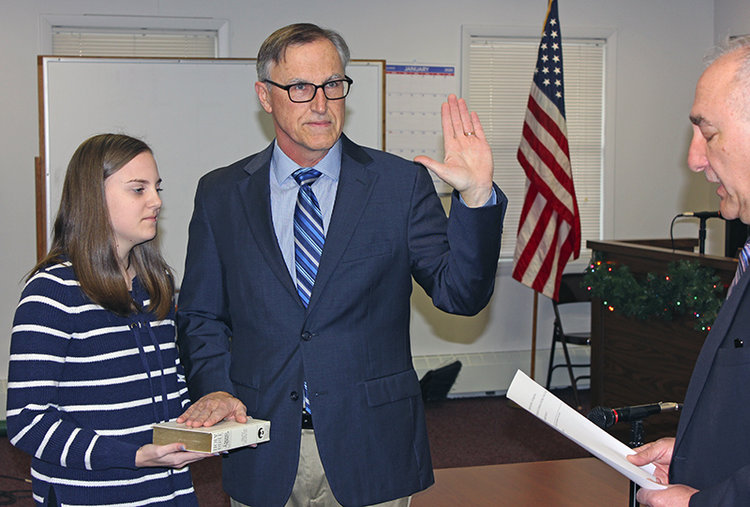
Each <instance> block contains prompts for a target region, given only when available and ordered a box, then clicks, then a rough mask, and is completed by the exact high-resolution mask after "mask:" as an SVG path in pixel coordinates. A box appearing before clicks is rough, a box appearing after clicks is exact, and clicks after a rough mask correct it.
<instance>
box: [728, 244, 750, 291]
mask: <svg viewBox="0 0 750 507" xmlns="http://www.w3.org/2000/svg"><path fill="white" fill-rule="evenodd" d="M748 263H750V239H748V240H747V241H746V242H745V246H743V247H742V250H740V258H739V259H738V262H737V272H735V274H734V280H732V283H731V284H730V285H729V290H728V291H727V297H729V295H730V294H731V293H732V290H733V289H734V287H735V286H736V285H737V283H738V282H739V281H740V278H741V277H742V275H744V274H745V271H747V266H748Z"/></svg>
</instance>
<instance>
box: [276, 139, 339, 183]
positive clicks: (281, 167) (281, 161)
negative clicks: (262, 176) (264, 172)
mask: <svg viewBox="0 0 750 507" xmlns="http://www.w3.org/2000/svg"><path fill="white" fill-rule="evenodd" d="M314 167H315V169H316V170H318V171H320V172H321V174H323V175H325V176H327V177H329V178H331V179H332V180H333V181H338V179H339V173H340V172H341V138H339V140H338V141H336V144H334V145H333V146H332V147H331V149H330V150H328V153H326V155H325V157H323V158H322V159H321V160H320V161H319V162H318V163H317V164H315V166H314ZM299 168H300V166H299V164H297V163H296V162H295V161H294V160H292V159H291V158H289V157H288V156H287V155H286V153H284V152H283V151H282V150H281V148H279V144H278V143H277V142H276V141H275V140H274V143H273V154H272V155H271V174H272V175H273V177H274V178H276V182H277V183H278V184H279V186H282V185H283V184H284V180H286V179H287V178H290V179H291V178H292V173H293V172H294V171H296V170H297V169H299Z"/></svg>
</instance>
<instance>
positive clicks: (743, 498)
mask: <svg viewBox="0 0 750 507" xmlns="http://www.w3.org/2000/svg"><path fill="white" fill-rule="evenodd" d="M717 505H750V465H748V466H745V467H742V468H740V469H739V470H737V471H736V472H735V473H734V474H732V475H731V476H730V477H729V478H728V479H727V480H725V481H722V482H720V483H718V484H716V485H714V486H710V487H708V488H704V489H702V490H700V491H698V492H697V493H696V494H694V495H693V496H692V497H690V507H715V506H717Z"/></svg>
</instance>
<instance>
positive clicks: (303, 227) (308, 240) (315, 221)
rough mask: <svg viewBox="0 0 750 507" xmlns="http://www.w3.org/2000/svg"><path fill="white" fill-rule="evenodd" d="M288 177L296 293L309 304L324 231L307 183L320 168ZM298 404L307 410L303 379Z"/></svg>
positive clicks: (311, 181) (318, 207) (305, 387)
mask: <svg viewBox="0 0 750 507" xmlns="http://www.w3.org/2000/svg"><path fill="white" fill-rule="evenodd" d="M292 177H293V178H294V179H295V181H296V182H297V183H298V184H299V193H298V194H297V206H296V207H295V208H294V265H295V268H296V270H297V293H298V294H299V297H300V299H302V304H304V305H305V308H307V305H308V304H310V294H311V293H312V288H313V285H315V277H316V275H317V274H318V265H319V264H320V254H321V253H322V252H323V243H324V242H325V233H324V232H323V214H322V213H321V212H320V204H318V199H317V198H316V197H315V194H314V193H313V190H312V187H311V185H312V184H313V183H315V180H317V179H318V178H319V177H320V171H316V170H315V169H311V168H302V169H297V170H296V171H294V173H292ZM302 401H303V403H302V408H303V410H304V411H305V412H307V413H308V414H310V413H312V412H311V410H310V399H309V398H308V396H307V381H305V382H304V384H303V398H302Z"/></svg>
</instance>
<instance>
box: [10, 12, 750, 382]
mask: <svg viewBox="0 0 750 507" xmlns="http://www.w3.org/2000/svg"><path fill="white" fill-rule="evenodd" d="M716 3H717V15H716V17H717V19H719V18H720V16H719V15H718V11H719V10H721V9H720V8H719V7H718V6H721V5H723V4H728V5H730V4H736V6H735V8H736V9H737V10H738V11H739V10H740V9H741V7H739V5H740V3H742V2H741V1H740V0H737V1H736V2H730V1H729V0H724V1H721V0H717V2H716ZM545 8H546V0H535V1H529V0H502V1H498V0H465V1H463V2H459V3H457V2H453V1H450V0H429V1H428V0H421V1H411V2H404V1H402V0H399V1H396V0H382V1H379V2H378V1H375V2H374V1H372V0H367V1H365V0H350V1H347V2H316V1H309V0H304V1H303V0H289V1H286V2H275V3H274V2H259V1H238V0H213V1H211V2H206V1H204V0H130V1H128V2H122V1H121V0H56V1H53V0H36V1H32V0H0V48H2V51H0V69H1V70H0V83H2V92H1V93H0V111H1V112H2V113H1V114H0V153H2V157H1V158H0V174H1V175H2V183H3V184H2V185H0V211H1V212H2V223H0V237H2V238H3V244H4V249H3V262H2V263H0V329H3V330H4V332H3V334H2V338H0V379H1V378H7V351H8V343H9V336H10V328H11V323H12V315H13V311H14V308H15V305H16V303H17V300H18V295H19V292H20V280H21V278H22V277H23V275H24V273H25V272H26V271H27V270H28V269H29V268H30V267H31V266H32V265H33V264H34V258H35V245H34V242H35V236H34V227H35V222H34V180H33V160H34V157H35V156H36V155H37V154H38V130H37V129H38V126H37V118H38V111H37V69H36V55H37V54H39V53H42V52H44V51H45V48H43V47H41V42H40V41H41V40H42V37H41V34H40V33H39V30H40V26H41V23H40V16H41V15H43V14H60V15H63V14H65V15H76V14H118V15H143V16H177V17H213V18H223V19H227V20H229V23H230V26H229V32H230V33H229V53H230V54H229V55H228V56H232V57H251V56H255V53H256V51H257V48H258V46H259V45H260V43H261V42H262V40H263V39H264V38H265V37H266V36H267V35H268V33H270V31H272V30H273V29H275V28H277V27H279V26H282V25H285V24H288V23H291V22H297V21H312V22H315V23H318V24H321V25H324V26H330V27H332V28H335V29H338V30H339V31H340V32H341V33H342V34H343V35H344V37H345V38H346V39H347V41H348V43H349V45H350V47H351V50H352V54H353V56H354V57H355V58H384V59H386V60H390V61H417V62H435V63H447V64H455V65H456V66H457V67H459V68H460V33H461V25H462V24H471V25H488V24H490V25H493V24H494V25H501V26H504V27H514V28H518V27H521V28H525V29H528V30H530V32H531V33H538V32H539V30H540V29H541V23H542V20H543V16H544V13H545ZM742 14H743V16H744V19H748V18H750V13H748V12H747V9H744V11H743V12H742ZM560 17H561V21H562V31H563V36H565V34H566V33H568V34H573V33H575V35H577V36H580V35H582V34H586V33H589V32H591V33H596V34H597V35H598V34H601V33H602V32H606V33H608V34H611V36H610V42H611V46H610V47H611V48H612V49H614V50H615V54H614V57H613V58H612V59H611V60H610V62H611V68H608V69H607V72H608V73H609V75H610V76H611V79H610V80H609V83H610V86H611V88H610V89H607V91H606V92H607V94H608V97H609V99H608V102H607V110H606V115H607V118H606V121H607V128H608V132H609V134H610V137H609V138H608V144H607V147H606V153H605V160H606V167H605V181H604V182H603V185H604V190H605V196H604V197H605V202H604V224H605V226H604V237H605V238H608V239H609V238H637V237H644V238H646V237H666V236H667V235H668V227H669V221H670V220H671V218H672V217H673V216H674V215H675V214H676V213H677V212H679V211H683V210H694V209H709V208H715V207H716V201H715V198H714V197H713V196H712V195H711V194H712V192H711V191H710V189H709V188H708V186H707V185H706V184H705V183H704V181H703V177H702V176H701V175H692V174H690V173H689V171H688V170H687V168H686V165H685V162H684V160H685V154H686V150H687V146H688V142H689V135H690V128H689V124H688V121H687V114H688V111H689V108H690V104H691V102H692V96H693V88H694V84H695V81H696V79H697V77H698V75H699V73H700V71H701V68H702V65H701V58H702V55H703V54H704V52H705V50H706V49H707V48H708V47H709V46H710V45H711V43H712V42H713V36H714V30H713V26H714V1H713V0H661V1H658V2H654V1H653V0H630V1H627V2H622V1H620V0H598V1H596V2H592V1H590V0H561V4H560ZM727 18H728V19H729V20H732V14H730V15H729V16H727ZM732 21H734V20H732ZM748 26H750V25H748ZM258 148H260V147H258V146H248V147H247V152H248V153H251V152H254V151H256V150H257V149H258ZM227 162H229V161H227ZM207 169H209V168H207ZM498 183H499V184H500V185H501V186H502V182H498ZM682 231H684V235H693V234H697V233H696V231H695V226H694V224H687V225H685V226H683V227H681V228H680V229H679V230H678V232H682ZM711 234H712V232H709V235H711ZM514 235H515V231H512V230H508V231H506V237H508V238H512V237H513V236H514ZM499 271H500V274H499V277H498V280H497V289H496V295H495V297H494V299H493V301H492V303H491V304H490V306H489V307H488V308H487V309H486V310H485V311H484V312H482V314H480V316H479V317H477V318H474V319H467V318H444V317H441V316H436V315H435V314H434V312H432V311H429V310H427V309H425V308H426V307H427V306H428V304H427V303H426V302H425V301H423V298H421V297H420V293H419V291H418V293H417V297H416V298H415V306H416V308H417V312H415V317H414V326H413V331H414V332H413V334H414V340H413V342H414V353H415V355H427V354H444V353H454V352H455V353H464V352H486V351H524V350H528V349H529V347H530V335H531V302H532V292H531V291H530V290H529V289H527V288H525V287H523V286H521V285H520V284H518V283H517V282H515V281H514V280H512V279H511V278H510V271H511V267H510V266H509V265H506V264H503V265H501V266H500V270H499ZM543 303H544V304H542V305H541V306H542V315H541V317H540V321H539V329H540V331H539V332H540V337H539V340H540V345H541V346H543V347H547V346H548V342H549V330H550V328H551V321H550V318H549V315H548V314H549V313H550V312H549V304H548V302H546V301H544V302H543Z"/></svg>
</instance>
